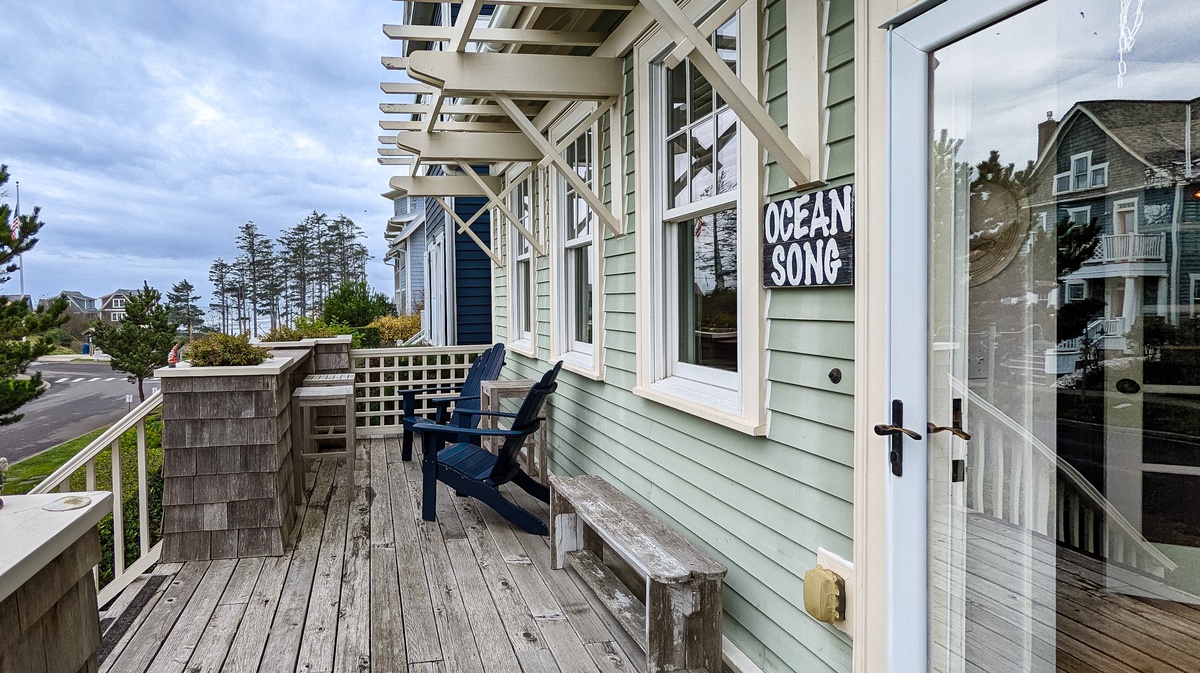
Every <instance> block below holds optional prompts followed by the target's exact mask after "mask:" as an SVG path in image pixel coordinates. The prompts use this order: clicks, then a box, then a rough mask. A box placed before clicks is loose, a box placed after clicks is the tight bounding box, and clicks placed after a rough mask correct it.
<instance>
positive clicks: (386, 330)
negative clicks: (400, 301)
mask: <svg viewBox="0 0 1200 673" xmlns="http://www.w3.org/2000/svg"><path fill="white" fill-rule="evenodd" d="M368 327H374V328H377V329H378V330H379V338H380V339H381V340H382V341H383V343H386V344H389V345H394V344H398V343H402V342H404V341H408V340H409V339H411V338H413V337H414V336H416V334H417V332H420V331H421V315H420V314H418V313H409V314H406V315H388V316H383V317H382V318H376V320H375V322H373V323H371V324H370V325H368Z"/></svg>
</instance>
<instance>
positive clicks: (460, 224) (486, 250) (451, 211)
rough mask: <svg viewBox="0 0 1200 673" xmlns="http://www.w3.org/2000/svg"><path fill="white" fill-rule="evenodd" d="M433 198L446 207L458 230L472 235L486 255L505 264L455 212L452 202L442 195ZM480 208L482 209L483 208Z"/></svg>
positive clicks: (498, 262) (498, 263)
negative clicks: (451, 205) (448, 201)
mask: <svg viewBox="0 0 1200 673" xmlns="http://www.w3.org/2000/svg"><path fill="white" fill-rule="evenodd" d="M433 200H434V201H437V203H438V205H439V206H441V207H442V208H445V209H446V214H448V215H449V216H450V217H451V219H453V220H454V223H455V224H457V225H458V230H459V231H461V232H463V233H464V234H466V235H467V236H470V237H471V240H472V241H475V245H477V246H479V249H480V250H482V251H483V253H484V254H485V255H487V256H488V257H491V258H492V261H493V262H495V264H496V266H504V265H503V264H501V263H500V258H499V257H497V256H496V253H494V252H492V249H491V248H489V247H488V245H487V243H484V242H483V240H481V239H480V238H479V236H478V235H476V233H475V232H474V231H471V226H470V225H468V224H467V223H466V222H463V221H462V218H461V217H459V216H458V213H456V212H454V209H453V208H451V207H450V204H448V203H446V200H445V199H443V198H442V197H440V196H435V197H433ZM480 210H482V208H481V209H480Z"/></svg>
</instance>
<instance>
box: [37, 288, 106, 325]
mask: <svg viewBox="0 0 1200 673" xmlns="http://www.w3.org/2000/svg"><path fill="white" fill-rule="evenodd" d="M60 296H62V297H66V298H67V312H68V313H79V314H81V315H84V316H86V317H88V318H92V319H98V318H99V317H100V309H99V307H98V305H97V303H96V301H97V300H96V298H95V297H89V296H87V295H85V294H83V293H82V292H78V291H75V290H63V291H62V292H60V293H59V294H57V295H55V296H54V297H49V298H46V299H42V300H39V302H38V303H39V304H41V305H47V304H49V303H50V302H51V301H53V300H54V299H57V298H58V297H60Z"/></svg>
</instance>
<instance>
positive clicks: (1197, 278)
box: [1188, 273, 1200, 318]
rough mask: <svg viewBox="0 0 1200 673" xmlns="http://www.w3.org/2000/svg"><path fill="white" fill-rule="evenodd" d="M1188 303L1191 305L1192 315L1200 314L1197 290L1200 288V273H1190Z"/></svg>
mask: <svg viewBox="0 0 1200 673" xmlns="http://www.w3.org/2000/svg"><path fill="white" fill-rule="evenodd" d="M1188 290H1189V292H1188V303H1189V304H1190V305H1191V309H1192V317H1193V318H1194V317H1196V316H1197V315H1200V313H1198V309H1197V308H1196V307H1197V306H1200V301H1197V291H1198V290H1200V273H1189V274H1188Z"/></svg>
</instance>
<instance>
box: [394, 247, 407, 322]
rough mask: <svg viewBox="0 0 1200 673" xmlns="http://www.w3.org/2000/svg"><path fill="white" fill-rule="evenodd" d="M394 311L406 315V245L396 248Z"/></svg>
mask: <svg viewBox="0 0 1200 673" xmlns="http://www.w3.org/2000/svg"><path fill="white" fill-rule="evenodd" d="M396 310H397V311H398V312H400V313H408V310H409V309H408V243H401V244H400V245H398V246H396Z"/></svg>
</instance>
